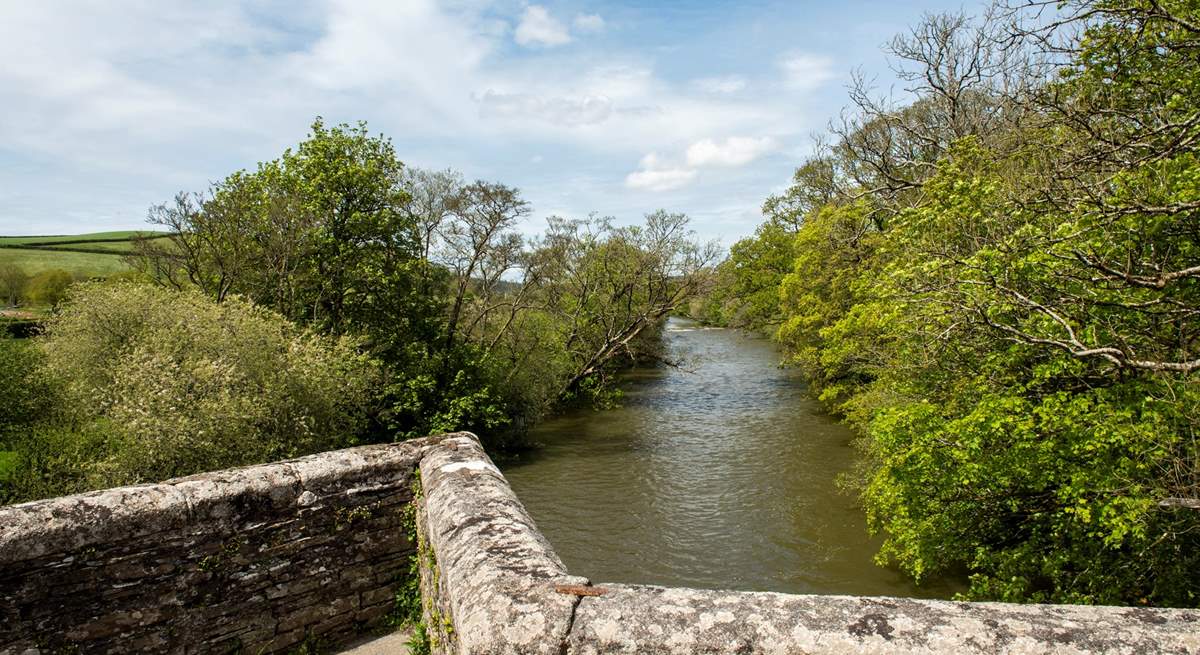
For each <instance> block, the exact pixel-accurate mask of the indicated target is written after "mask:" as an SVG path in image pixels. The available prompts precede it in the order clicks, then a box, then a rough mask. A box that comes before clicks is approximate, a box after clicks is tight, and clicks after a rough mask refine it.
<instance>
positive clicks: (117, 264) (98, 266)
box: [0, 248, 129, 277]
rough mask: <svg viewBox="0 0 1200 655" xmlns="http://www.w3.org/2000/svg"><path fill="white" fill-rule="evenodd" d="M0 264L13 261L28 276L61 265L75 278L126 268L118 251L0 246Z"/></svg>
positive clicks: (104, 273) (127, 267)
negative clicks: (111, 252)
mask: <svg viewBox="0 0 1200 655" xmlns="http://www.w3.org/2000/svg"><path fill="white" fill-rule="evenodd" d="M0 264H16V265H17V266H18V267H20V268H21V269H22V270H24V271H25V272H26V273H28V274H29V275H37V274H38V273H41V272H42V271H47V270H51V269H55V268H61V269H63V270H64V271H67V272H68V273H70V274H72V275H74V276H76V277H105V276H108V275H112V274H113V273H119V272H121V271H127V270H129V266H128V265H126V264H125V261H124V260H123V259H121V254H120V253H113V254H111V255H103V254H100V253H92V252H72V251H70V250H25V249H17V248H0Z"/></svg>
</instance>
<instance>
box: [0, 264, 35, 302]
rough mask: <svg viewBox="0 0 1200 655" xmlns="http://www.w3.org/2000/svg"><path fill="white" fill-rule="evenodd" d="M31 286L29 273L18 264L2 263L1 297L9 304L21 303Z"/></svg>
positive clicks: (0, 274) (0, 277)
mask: <svg viewBox="0 0 1200 655" xmlns="http://www.w3.org/2000/svg"><path fill="white" fill-rule="evenodd" d="M28 286H29V274H28V273H26V272H25V269H23V268H21V267H20V266H17V265H16V264H11V263H4V264H0V298H2V299H4V302H6V303H7V304H8V305H9V306H15V305H18V304H20V303H21V301H22V300H24V298H25V290H26V289H27V288H28Z"/></svg>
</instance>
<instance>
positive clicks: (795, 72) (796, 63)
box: [779, 53, 836, 91]
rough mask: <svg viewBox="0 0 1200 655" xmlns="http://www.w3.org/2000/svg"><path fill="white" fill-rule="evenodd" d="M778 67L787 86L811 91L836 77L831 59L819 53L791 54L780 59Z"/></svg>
mask: <svg viewBox="0 0 1200 655" xmlns="http://www.w3.org/2000/svg"><path fill="white" fill-rule="evenodd" d="M779 67H780V68H781V69H783V77H784V81H785V82H786V83H787V84H788V86H791V87H792V88H795V89H799V90H801V91H811V90H812V89H815V88H817V87H819V86H821V85H822V84H824V83H825V82H828V81H829V80H832V79H833V78H834V77H836V75H834V73H833V60H832V59H830V58H829V57H824V56H821V55H810V54H805V53H795V54H791V55H788V56H786V57H784V58H783V59H782V60H780V62H779Z"/></svg>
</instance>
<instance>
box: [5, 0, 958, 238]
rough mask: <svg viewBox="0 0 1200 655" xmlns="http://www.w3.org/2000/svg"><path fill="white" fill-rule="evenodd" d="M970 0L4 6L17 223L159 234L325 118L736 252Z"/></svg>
mask: <svg viewBox="0 0 1200 655" xmlns="http://www.w3.org/2000/svg"><path fill="white" fill-rule="evenodd" d="M960 8H961V9H964V10H965V11H967V12H968V13H972V12H974V13H978V12H979V11H980V9H979V6H978V5H976V4H970V3H968V4H965V5H964V4H962V3H961V2H953V3H951V2H933V1H930V2H922V3H920V4H910V3H904V2H883V1H878V2H875V1H872V2H865V1H864V2H850V1H847V2H838V3H824V2H799V1H794V2H767V1H753V0H752V1H748V2H728V3H725V2H699V1H679V2H663V3H651V2H632V1H627V0H621V1H615V2H611V1H610V2H600V1H594V2H593V1H585V0H578V1H570V2H549V1H547V2H542V3H537V4H535V3H530V2H517V1H507V0H500V1H497V2H486V1H483V0H461V1H456V2H427V1H425V0H392V1H371V0H341V1H338V0H330V1H320V2H300V1H298V2H283V1H279V2H247V3H215V2H214V3H181V2H170V3H167V2H157V1H154V0H138V1H134V0H119V1H116V0H114V1H110V2H104V3H84V2H74V3H72V2H53V1H47V2H10V3H4V4H2V5H0V106H3V108H4V111H3V120H2V121H0V234H59V233H74V232H90V231H98V230H107V229H135V228H139V227H143V226H144V221H145V216H146V210H147V208H148V207H149V206H150V205H152V204H155V203H159V202H163V201H165V200H167V199H169V198H170V197H171V196H172V195H173V194H174V193H176V192H177V191H180V190H189V191H193V190H202V189H204V188H206V187H207V185H208V183H209V182H210V181H214V180H219V179H221V178H223V177H224V176H225V175H227V174H229V173H230V172H232V171H234V170H237V169H240V168H247V167H253V166H254V165H255V164H256V163H257V162H258V161H262V160H268V159H273V158H275V157H277V156H278V155H279V153H280V152H282V150H283V149H284V148H286V147H288V146H290V145H293V144H295V143H296V142H298V141H300V140H301V139H303V138H304V136H305V134H306V133H307V129H308V125H309V124H310V123H311V122H312V119H313V118H314V117H315V116H317V115H321V116H323V117H324V118H325V119H326V121H327V122H343V121H346V122H353V121H357V120H365V121H367V122H368V123H369V125H370V128H371V129H372V131H374V132H382V133H383V134H385V135H387V136H389V137H391V138H392V139H393V141H394V142H395V144H396V147H397V150H398V152H399V154H400V156H401V158H402V159H403V160H404V161H405V163H407V164H409V165H414V166H419V167H423V168H447V167H449V168H454V169H457V170H460V171H462V172H463V173H464V174H465V175H466V176H467V177H468V178H471V179H474V178H483V179H488V180H495V181H500V182H504V183H506V184H510V185H513V186H517V187H519V188H520V189H522V191H523V192H524V195H525V197H526V198H527V199H528V200H529V201H530V202H531V203H532V205H533V209H534V213H533V216H532V217H531V218H530V219H529V221H528V224H527V226H526V229H527V230H528V231H529V232H531V233H532V232H536V231H538V230H539V229H540V226H541V225H543V224H544V221H545V217H546V216H547V215H550V214H559V215H563V216H584V215H586V214H588V213H590V212H597V213H600V214H603V215H611V216H614V217H616V219H617V220H618V222H620V223H627V222H634V221H637V220H639V219H640V217H641V216H642V214H645V213H647V212H650V211H653V210H655V209H659V208H664V209H667V210H670V211H682V212H686V213H688V214H689V215H691V216H692V217H693V219H694V225H695V227H696V230H697V232H698V233H699V234H700V235H701V236H702V237H704V238H706V239H709V238H713V239H719V240H720V241H721V242H723V243H724V244H726V245H728V244H730V243H732V242H733V241H735V240H736V239H738V238H739V237H741V236H744V235H746V234H749V233H751V232H752V231H753V229H754V227H755V226H756V225H757V224H758V223H759V222H760V220H761V217H760V215H759V212H758V208H759V206H760V205H761V203H762V200H763V199H764V198H765V197H766V196H767V195H769V194H770V193H773V192H777V191H779V190H781V189H783V188H784V187H785V186H786V185H787V182H788V179H789V177H790V175H791V171H792V170H793V169H794V168H795V166H796V165H797V164H798V163H799V162H800V161H801V160H802V158H803V157H804V156H805V154H806V153H808V152H809V151H810V150H811V146H812V136H813V135H814V134H819V133H821V132H823V131H824V130H825V128H826V125H827V123H828V122H829V120H830V119H831V118H834V117H836V116H837V115H838V113H839V112H840V111H841V108H842V107H843V106H844V105H845V103H846V93H845V85H846V83H847V82H848V80H849V74H850V72H851V71H852V70H853V69H855V68H862V69H863V71H864V72H866V73H867V74H868V75H872V76H876V78H877V80H878V83H879V85H880V87H881V90H884V91H886V90H887V89H888V88H889V87H890V85H891V84H892V80H891V77H890V73H889V69H888V62H887V57H886V55H885V53H884V52H883V50H882V49H881V46H882V45H883V44H884V43H886V42H887V41H888V40H889V39H890V38H891V37H892V35H894V34H895V33H897V32H900V31H903V30H905V29H906V28H907V27H908V26H910V25H912V24H914V23H915V22H916V21H917V20H919V19H920V15H921V14H922V13H923V12H926V11H944V10H958V9H960Z"/></svg>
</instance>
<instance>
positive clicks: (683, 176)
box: [625, 152, 696, 191]
mask: <svg viewBox="0 0 1200 655" xmlns="http://www.w3.org/2000/svg"><path fill="white" fill-rule="evenodd" d="M640 167H641V170H638V171H634V172H632V173H630V174H629V175H626V176H625V186H627V187H629V188H631V189H644V190H646V191H672V190H674V189H681V188H683V187H685V186H687V185H688V184H691V182H692V180H693V179H695V177H696V171H695V170H692V169H688V168H681V167H678V166H667V165H665V164H664V163H663V162H662V161H661V160H660V159H659V157H658V154H657V153H653V152H652V153H650V154H648V155H646V156H645V157H642V161H641V163H640Z"/></svg>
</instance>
